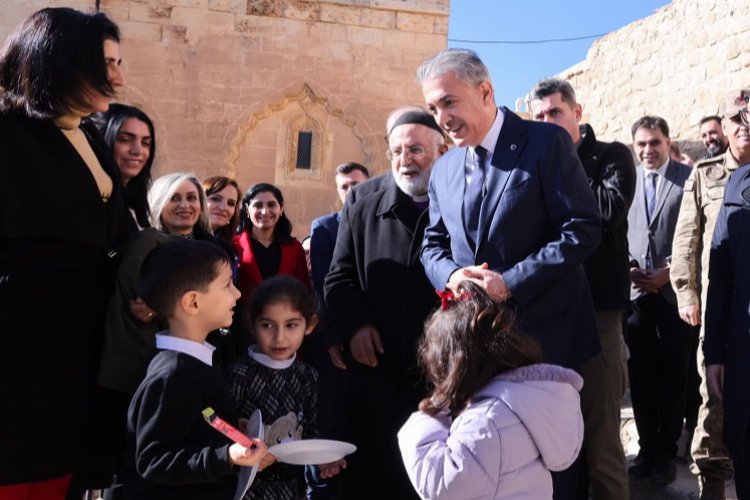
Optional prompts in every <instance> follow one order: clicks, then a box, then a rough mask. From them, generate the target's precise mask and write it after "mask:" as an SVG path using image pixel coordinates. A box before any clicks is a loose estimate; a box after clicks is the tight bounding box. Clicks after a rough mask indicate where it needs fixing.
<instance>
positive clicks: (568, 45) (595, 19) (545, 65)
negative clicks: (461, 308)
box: [448, 0, 670, 109]
mask: <svg viewBox="0 0 750 500" xmlns="http://www.w3.org/2000/svg"><path fill="white" fill-rule="evenodd" d="M669 3H670V0H451V13H450V24H449V29H448V46H449V47H463V48H469V49H472V50H474V51H476V52H477V53H478V54H479V56H480V57H481V58H482V60H483V61H484V62H485V64H487V66H488V67H489V69H490V73H491V75H492V82H493V84H494V87H495V99H496V101H497V103H498V104H503V105H506V106H508V107H509V108H511V109H513V106H514V103H515V99H516V98H518V97H522V96H524V95H525V94H526V93H527V92H528V91H529V89H530V88H531V87H532V86H533V85H534V83H535V82H536V81H537V80H540V79H541V78H544V77H546V76H552V75H555V74H556V73H559V72H560V71H562V70H564V69H566V68H568V67H570V66H572V65H574V64H575V63H577V62H579V61H582V60H584V59H585V58H586V53H587V52H588V49H589V47H591V44H592V43H594V42H595V41H596V38H591V39H587V40H579V41H573V42H556V43H544V44H476V43H466V42H458V41H452V40H453V39H464V40H510V41H526V40H545V39H550V38H573V37H582V36H587V35H596V34H600V33H608V32H611V31H616V30H618V29H619V28H622V27H623V26H626V25H627V24H630V23H631V22H633V21H635V20H637V19H641V18H643V17H646V16H648V15H650V14H651V13H653V12H654V11H655V10H656V9H658V8H659V7H662V6H664V5H667V4H669Z"/></svg>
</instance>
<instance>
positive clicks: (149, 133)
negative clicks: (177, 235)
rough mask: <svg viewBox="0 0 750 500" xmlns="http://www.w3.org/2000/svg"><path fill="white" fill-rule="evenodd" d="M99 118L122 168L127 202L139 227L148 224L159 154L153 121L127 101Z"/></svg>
mask: <svg viewBox="0 0 750 500" xmlns="http://www.w3.org/2000/svg"><path fill="white" fill-rule="evenodd" d="M97 121H98V122H99V123H100V125H99V131H100V132H101V133H102V135H103V136H104V140H105V142H106V143H107V146H108V147H109V149H110V151H112V156H114V159H115V163H116V164H117V167H118V168H119V170H120V176H121V181H122V187H123V197H124V199H125V204H126V205H127V207H128V209H129V210H130V213H131V215H132V216H133V220H134V221H135V224H136V226H137V228H138V229H143V228H146V227H149V226H150V223H149V221H148V201H147V200H146V194H147V193H148V188H149V187H150V186H151V165H153V163H154V156H155V155H156V134H155V132H154V124H153V122H152V121H151V118H149V117H148V115H147V114H146V113H144V112H143V111H141V110H140V109H138V108H136V107H134V106H127V105H125V104H112V105H110V106H109V110H108V111H107V112H106V113H103V114H100V115H99V116H98V120H97Z"/></svg>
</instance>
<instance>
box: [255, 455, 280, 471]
mask: <svg viewBox="0 0 750 500" xmlns="http://www.w3.org/2000/svg"><path fill="white" fill-rule="evenodd" d="M275 463H276V457H275V456H274V455H273V453H266V456H264V457H263V460H261V461H260V466H259V467H258V472H260V471H262V470H263V469H265V468H266V467H269V466H271V465H273V464H275Z"/></svg>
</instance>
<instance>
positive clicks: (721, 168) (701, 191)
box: [669, 150, 738, 479]
mask: <svg viewBox="0 0 750 500" xmlns="http://www.w3.org/2000/svg"><path fill="white" fill-rule="evenodd" d="M737 167H738V165H737V161H736V160H735V159H734V157H733V156H732V154H731V152H730V150H727V151H726V152H725V153H724V154H723V155H720V156H718V157H715V158H709V159H706V160H702V161H700V162H698V163H697V164H696V165H695V167H694V169H693V172H692V173H691V174H690V178H689V179H688V180H687V181H686V182H685V188H684V189H683V192H684V194H683V197H682V205H681V206H680V215H679V217H678V219H677V226H676V228H675V234H674V240H673V243H672V264H671V267H670V272H669V274H670V279H671V281H672V287H673V288H674V290H675V293H676V294H677V305H678V307H680V308H682V307H685V306H690V305H696V304H697V305H699V306H701V316H703V314H704V313H705V303H706V292H707V290H708V260H709V254H710V250H711V237H712V236H713V232H714V225H715V224H716V218H717V217H718V215H719V210H720V209H721V205H722V200H723V199H724V187H725V186H726V184H727V181H728V180H729V176H730V175H731V173H732V172H733V171H734V170H736V169H737ZM701 323H703V321H701ZM703 333H704V332H703V326H701V331H700V337H701V342H702V339H703ZM698 371H699V373H700V375H701V386H700V392H701V397H702V399H703V404H702V405H701V408H700V411H699V414H698V426H697V427H696V429H695V434H694V436H693V442H692V449H691V452H692V456H693V460H694V461H695V466H693V472H694V473H696V474H700V475H701V476H705V477H715V478H719V479H728V478H730V477H731V475H732V465H731V461H730V459H729V453H728V451H727V449H726V447H725V446H724V440H723V432H722V426H723V424H722V420H723V415H724V411H723V407H722V405H721V403H720V402H719V401H717V400H716V398H714V397H713V396H710V397H709V394H708V388H707V386H706V374H705V367H704V366H703V350H702V349H698Z"/></svg>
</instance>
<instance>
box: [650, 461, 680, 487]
mask: <svg viewBox="0 0 750 500" xmlns="http://www.w3.org/2000/svg"><path fill="white" fill-rule="evenodd" d="M676 478H677V466H675V464H674V461H672V459H671V458H661V459H657V460H656V461H655V462H654V467H653V468H652V469H651V482H652V483H654V484H658V485H660V486H666V485H668V484H669V483H671V482H672V481H674V480H675V479H676Z"/></svg>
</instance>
